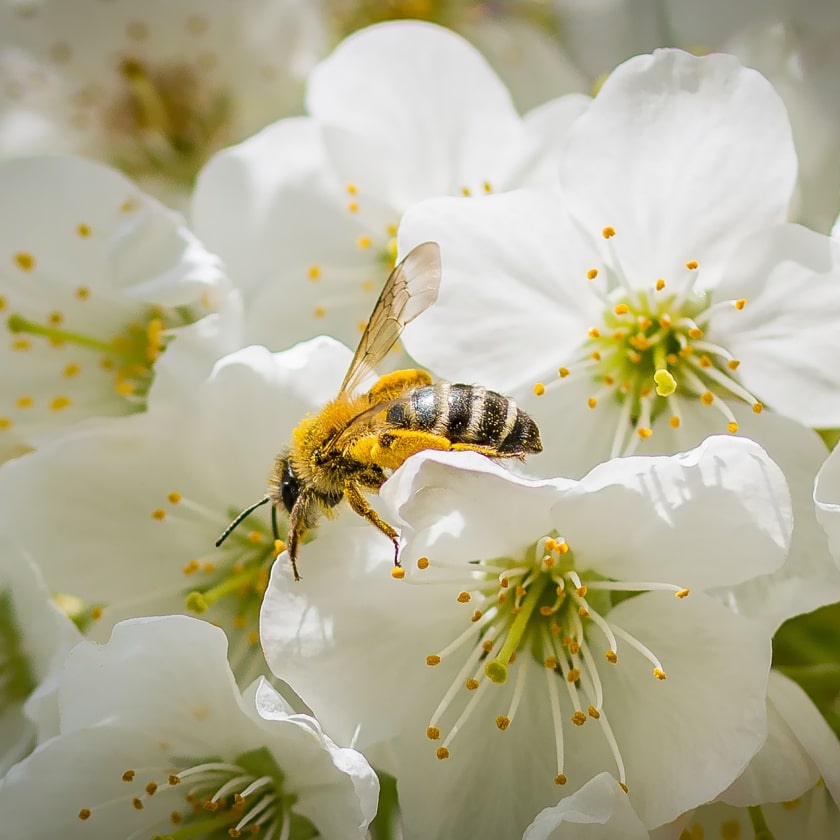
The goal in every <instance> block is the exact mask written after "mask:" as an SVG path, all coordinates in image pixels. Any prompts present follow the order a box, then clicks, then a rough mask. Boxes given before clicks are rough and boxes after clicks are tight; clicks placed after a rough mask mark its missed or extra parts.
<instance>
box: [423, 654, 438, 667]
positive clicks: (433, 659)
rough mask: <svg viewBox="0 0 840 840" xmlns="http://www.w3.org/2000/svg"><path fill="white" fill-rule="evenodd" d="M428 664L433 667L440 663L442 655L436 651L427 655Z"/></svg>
mask: <svg viewBox="0 0 840 840" xmlns="http://www.w3.org/2000/svg"><path fill="white" fill-rule="evenodd" d="M426 664H427V665H428V666H430V667H432V668H433V667H434V666H435V665H440V657H439V656H438V655H437V654H436V653H433V654H431V655H430V656H427V657H426Z"/></svg>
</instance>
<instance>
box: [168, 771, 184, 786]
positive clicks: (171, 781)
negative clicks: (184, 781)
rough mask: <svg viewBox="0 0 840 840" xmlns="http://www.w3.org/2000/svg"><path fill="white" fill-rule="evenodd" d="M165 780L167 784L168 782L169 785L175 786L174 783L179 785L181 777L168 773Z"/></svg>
mask: <svg viewBox="0 0 840 840" xmlns="http://www.w3.org/2000/svg"><path fill="white" fill-rule="evenodd" d="M166 781H167V784H169V785H170V786H171V787H175V785H180V784H181V777H180V776H178V775H176V774H175V773H170V774H169V775H168V776H167V777H166Z"/></svg>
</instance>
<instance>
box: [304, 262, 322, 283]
mask: <svg viewBox="0 0 840 840" xmlns="http://www.w3.org/2000/svg"><path fill="white" fill-rule="evenodd" d="M306 274H307V277H309V279H310V280H312V281H315V280H318V279H320V277H321V267H320V266H317V265H310V266H309V270H308V271H307V272H306Z"/></svg>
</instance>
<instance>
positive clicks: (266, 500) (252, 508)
mask: <svg viewBox="0 0 840 840" xmlns="http://www.w3.org/2000/svg"><path fill="white" fill-rule="evenodd" d="M270 501H271V497H270V496H263V497H262V498H261V499H260V500H259V501H258V502H254V504H252V505H251V506H250V507H246V508H245V510H243V511H242V513H240V514H239V516H237V517H236V519H234V520H233V522H231V523H230V525H228V526H227V528H225V530H224V531H223V532H222V535H221V536H220V537H219V539H217V540H216V548H218V547H219V546H220V545H221V544H222V543H223V542H224V541H225V540H226V539H227V538H228V537H229V536H230V535H231V533H232V532H233V531H234V530H235V529H236V526H237V525H239V523H240V522H242V520H243V519H245V518H246V517H247V516H250V515H251V514H252V513H253V512H254V511H255V510H256V509H257V508H258V507H262V506H263V505H266V504H268V503H269V502H270ZM274 511H275V508H274V507H272V508H271V514H272V520H271V521H272V525H273V526H274V533H275V534H276V533H277V520H276V518H275V513H274Z"/></svg>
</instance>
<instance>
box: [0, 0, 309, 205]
mask: <svg viewBox="0 0 840 840" xmlns="http://www.w3.org/2000/svg"><path fill="white" fill-rule="evenodd" d="M0 32H1V33H2V38H0V83H1V84H0V89H2V96H1V97H0V153H2V154H4V155H9V154H20V153H21V152H23V153H32V152H33V151H38V152H56V151H64V152H75V153H79V154H84V155H87V156H89V157H95V158H98V159H100V160H102V161H104V162H106V163H111V164H114V165H116V166H119V167H120V168H122V169H124V170H125V171H126V172H128V173H129V174H131V175H132V176H134V177H136V178H140V179H142V181H143V182H144V185H145V186H146V188H147V189H152V190H157V191H159V192H162V193H164V194H172V192H171V191H173V190H175V189H176V188H179V187H180V188H184V187H188V186H189V185H190V183H191V181H192V179H193V176H194V175H195V173H196V172H197V171H198V170H199V169H200V167H201V165H202V164H203V163H204V161H206V160H207V158H208V157H210V155H211V154H212V153H213V152H215V151H217V150H218V149H220V148H222V146H225V145H227V144H229V143H232V142H236V141H238V140H241V139H242V138H244V137H247V136H248V135H249V134H251V133H253V132H254V131H257V130H258V129H260V128H262V127H263V126H264V125H266V124H267V123H269V122H270V121H271V120H273V119H277V118H278V117H280V116H283V115H284V114H286V113H290V112H294V111H296V110H298V109H299V107H300V96H301V81H302V79H303V76H304V74H305V73H306V72H307V70H308V69H309V68H310V67H311V66H312V65H313V64H314V62H315V61H317V59H318V58H319V57H320V56H321V55H322V54H323V52H324V46H325V33H324V31H323V22H322V19H321V10H320V6H319V4H318V3H313V2H308V0H239V2H236V3H231V2H228V0H210V1H209V2H208V0H179V2H177V3H171V2H167V0H148V1H147V2H144V3H142V4H139V5H138V4H137V3H134V2H132V0H112V2H109V3H107V4H103V3H101V2H98V0H23V2H19V1H18V0H4V2H3V4H2V5H0Z"/></svg>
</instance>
